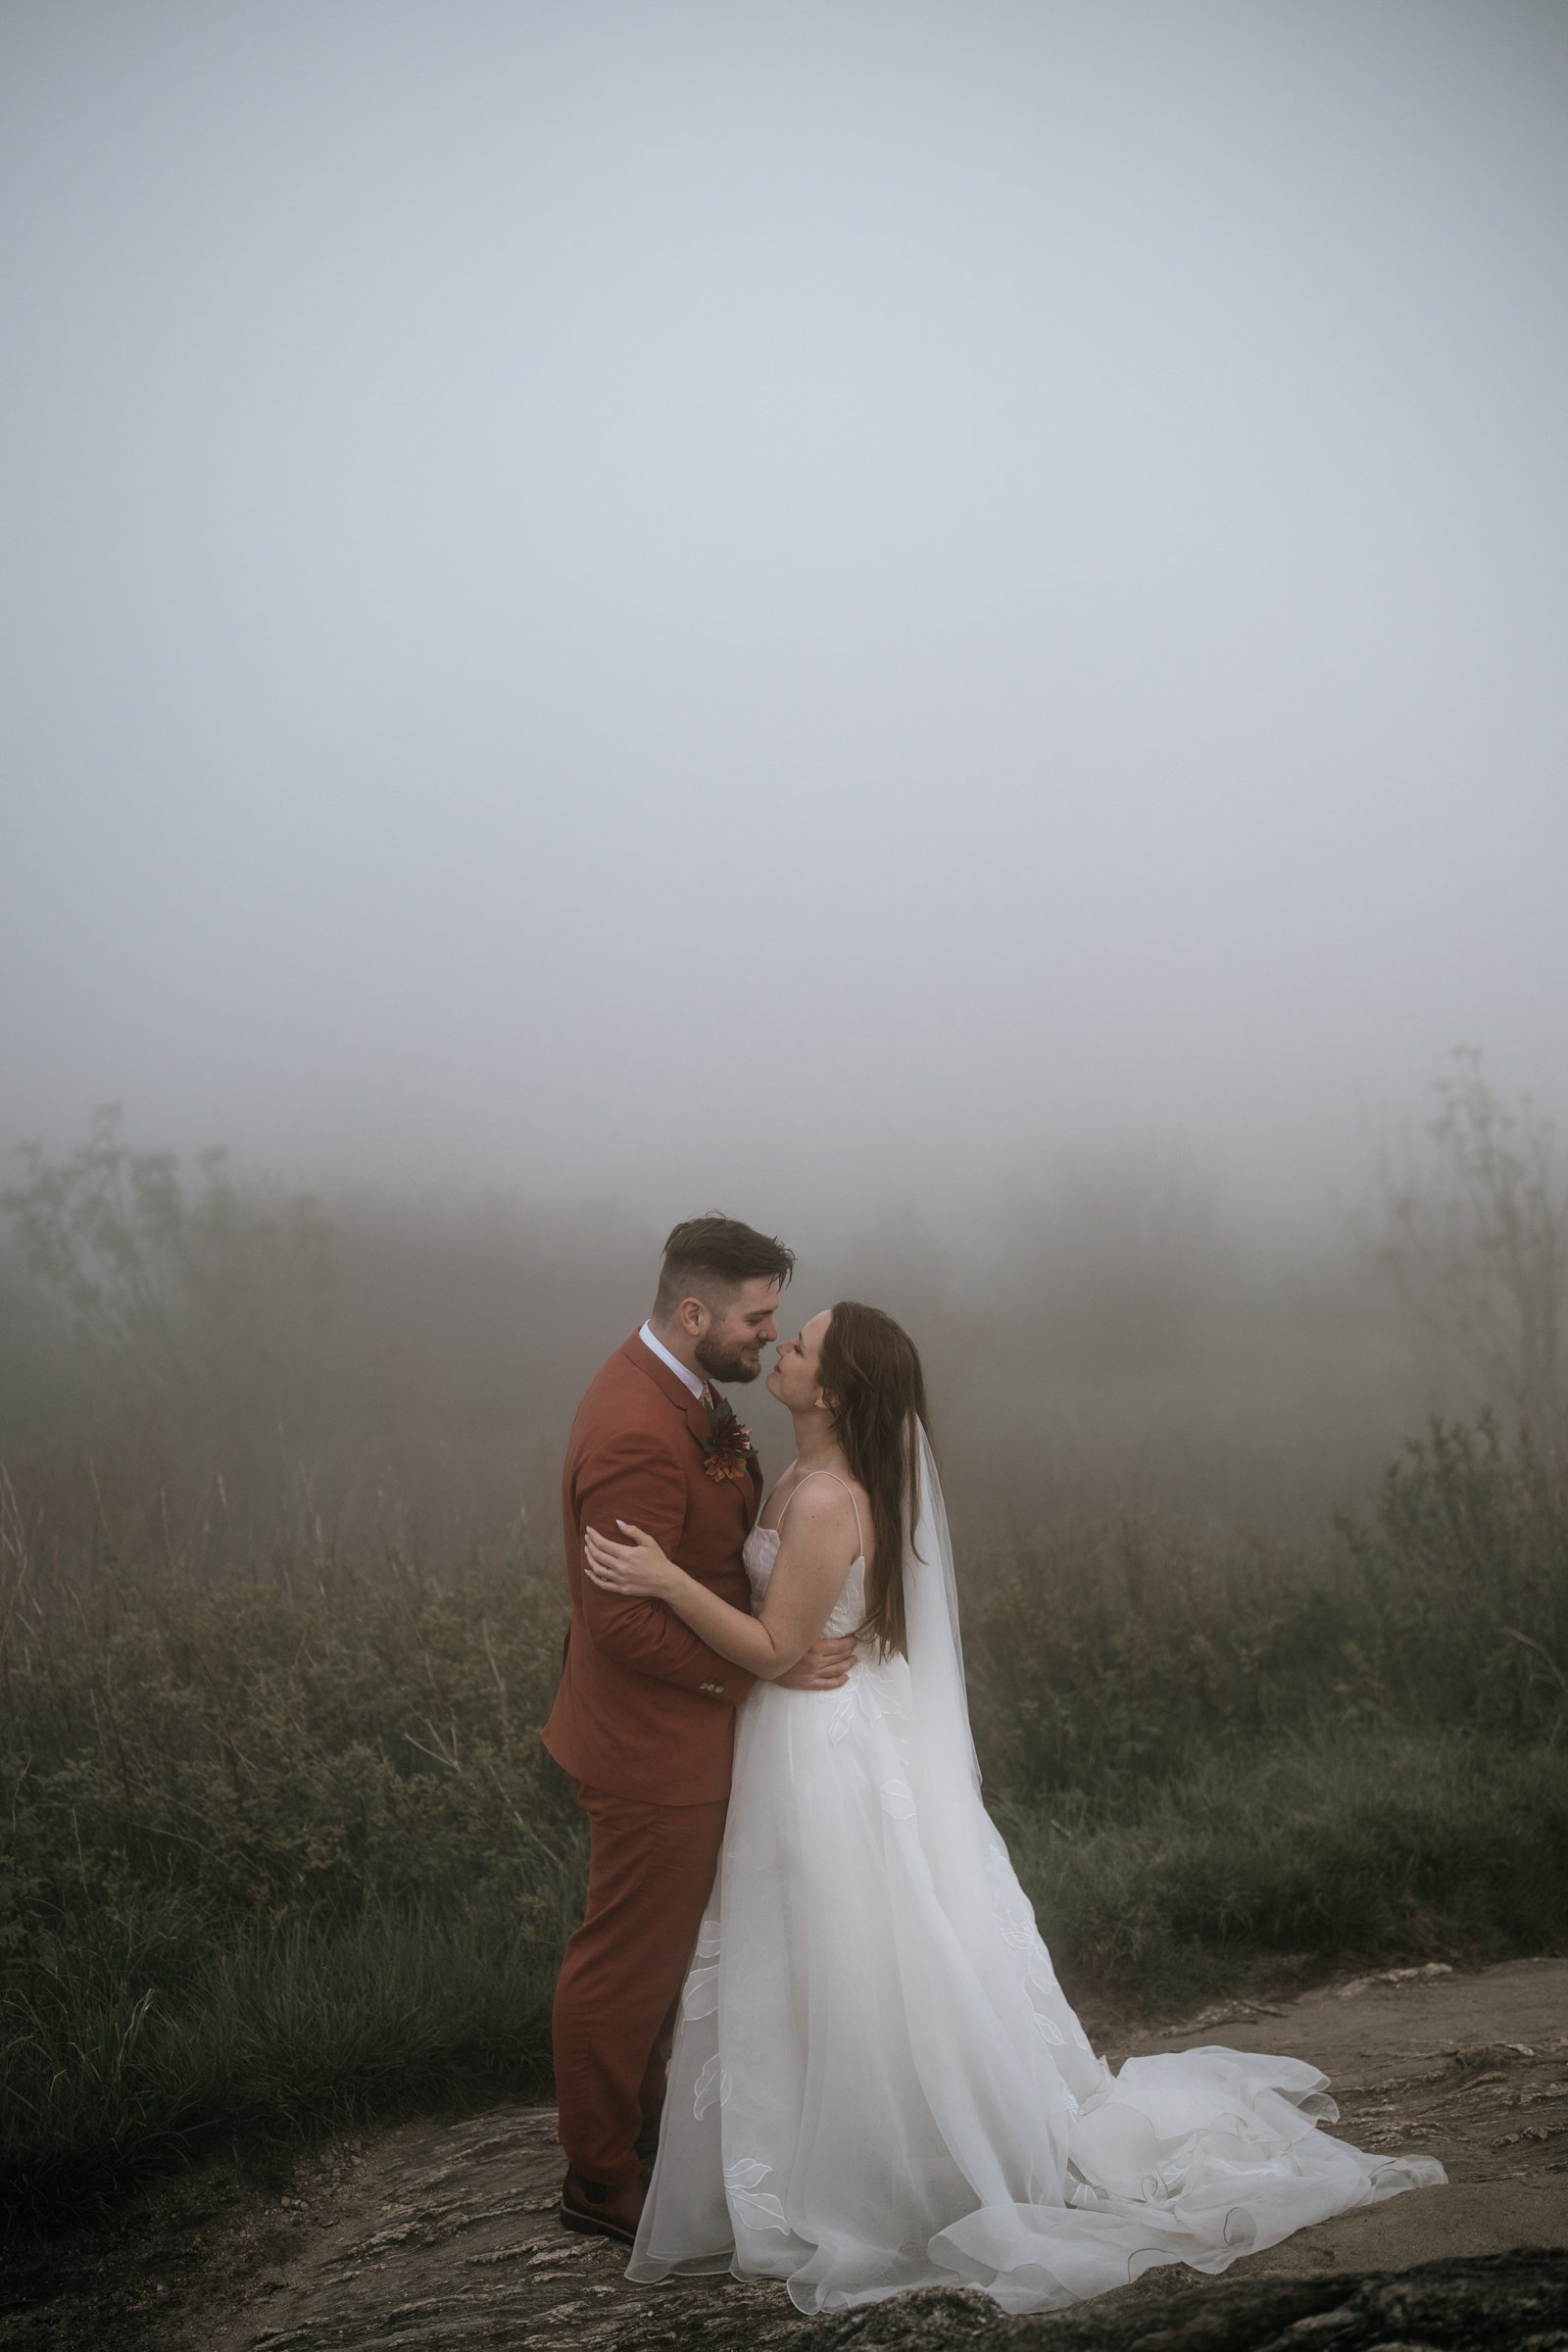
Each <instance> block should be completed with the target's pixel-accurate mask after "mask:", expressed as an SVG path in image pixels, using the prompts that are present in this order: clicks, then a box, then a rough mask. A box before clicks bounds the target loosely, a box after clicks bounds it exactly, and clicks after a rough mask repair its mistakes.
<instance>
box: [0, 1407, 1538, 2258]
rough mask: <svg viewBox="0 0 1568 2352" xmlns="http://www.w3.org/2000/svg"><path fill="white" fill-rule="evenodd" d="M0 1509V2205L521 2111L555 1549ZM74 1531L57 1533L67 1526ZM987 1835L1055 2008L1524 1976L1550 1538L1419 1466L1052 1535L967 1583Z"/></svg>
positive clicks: (574, 1863) (1470, 1488) (548, 1788)
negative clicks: (1040, 1943) (1505, 1968)
mask: <svg viewBox="0 0 1568 2352" xmlns="http://www.w3.org/2000/svg"><path fill="white" fill-rule="evenodd" d="M51 1507H52V1506H51V1504H50V1502H49V1500H48V1498H47V1497H45V1496H44V1495H43V1494H42V1492H41V1491H39V1492H37V1493H33V1492H29V1491H27V1490H25V1488H20V1487H19V1488H17V1489H12V1490H8V1493H7V1496H6V1505H5V1517H4V1530H3V1532H4V1550H5V1579H4V1591H3V1595H0V1620H3V1628H4V1630H3V1639H0V1775H3V1785H4V1790H5V1828H4V1844H3V1848H0V2001H3V2008H0V2025H3V2034H4V2042H5V2049H4V2073H5V2082H6V2089H7V2098H6V2101H5V2104H4V2109H3V2122H0V2200H3V2205H4V2209H5V2211H6V2212H7V2213H8V2214H9V2215H11V2216H12V2217H25V2218H27V2219H30V2220H48V2219H50V2218H54V2217H59V2216H61V2215H64V2214H67V2213H69V2212H71V2211H73V2210H79V2209H80V2206H81V2204H82V2202H83V2200H84V2199H86V2198H88V2197H91V2196H93V2195H96V2194H98V2193H101V2192H106V2191H109V2190H111V2189H113V2188H115V2187H117V2186H120V2185H123V2183H125V2182H127V2181H129V2180H133V2179H135V2178H136V2177H138V2176H139V2175H141V2174H144V2173H145V2172H147V2171H148V2170H149V2169H151V2168H154V2167H156V2166H157V2165H159V2164H161V2163H167V2162H169V2161H171V2160H172V2159H175V2158H177V2157H178V2156H179V2155H180V2154H181V2153H182V2152H186V2151H189V2150H191V2149H193V2148H195V2147H197V2146H199V2145H200V2144H202V2143H203V2142H204V2141H208V2140H211V2139H213V2138H214V2137H215V2136H220V2135H224V2134H228V2135H234V2136H237V2137H239V2138H241V2139H254V2138H256V2137H258V2136H261V2135H266V2134H278V2133H285V2134H293V2133H299V2132H304V2131H311V2130H314V2129H317V2128H319V2127H320V2126H322V2125H324V2124H329V2123H331V2122H334V2121H337V2120H340V2119H344V2118H347V2117H350V2116H366V2115H369V2114H372V2113H377V2112H389V2111H392V2110H393V2109H395V2108H397V2107H399V2106H406V2105H408V2104H409V2103H410V2102H414V2101H417V2100H438V2099H445V2098H451V2097H461V2096H467V2095H473V2094H475V2093H479V2092H482V2091H484V2090H485V2089H488V2088H492V2087H496V2086H500V2085H508V2086H511V2087H514V2088H538V2089H543V2087H544V2086H545V2085H546V2083H547V2081H548V2063H549V2047H548V2044H549V2034H548V2026H549V2004H550V1994H551V1987H552V1984H553V1980H554V1976H555V1970H556V1966H557V1962H558V1958H559V1954H560V1949H561V1944H562V1940H563V1937H564V1934H565V1933H566V1932H567V1931H568V1929H569V1927H570V1925H571V1924H572V1921H573V1919H574V1917H575V1914H576V1910H577V1906H578V1903H579V1900H580V1890H581V1882H582V1872H583V1862H584V1846H583V1839H582V1837H581V1833H580V1830H579V1826H578V1823H577V1819H576V1815H575V1808H574V1807H573V1805H572V1804H571V1802H570V1799H569V1794H568V1791H567V1789H566V1788H565V1785H564V1782H563V1780H562V1778H561V1776H560V1775H559V1774H557V1773H556V1771H555V1770H554V1768H553V1767H552V1766H551V1765H550V1764H549V1762H548V1760H547V1759H546V1758H545V1757H544V1755H543V1752H542V1750H541V1749H540V1747H539V1743H538V1740H537V1736H536V1731H537V1726H538V1724H539V1722H540V1721H541V1719H542V1717H543V1715H544V1713H545V1711H546V1708H547V1706H548V1702H549V1696H550V1692H551V1691H552V1690H553V1688H554V1682H555V1674H556V1668H557V1664H558V1661H559V1656H560V1640H561V1633H562V1628H563V1624H564V1599H563V1592H562V1584H561V1579H560V1573H559V1568H558V1565H557V1562H556V1558H555V1554H554V1548H553V1546H552V1545H550V1544H541V1545H540V1546H539V1547H538V1548H537V1549H534V1548H531V1547H530V1546H529V1544H527V1543H526V1542H525V1541H524V1540H523V1538H522V1535H521V1533H520V1531H519V1533H518V1535H517V1536H516V1538H515V1540H514V1541H513V1542H511V1543H509V1544H495V1545H492V1546H489V1547H487V1546H486V1545H485V1544H476V1543H471V1542H470V1543H468V1544H466V1545H460V1544H456V1543H445V1542H444V1541H443V1538H442V1531H441V1527H440V1525H439V1523H435V1524H433V1525H432V1526H431V1528H429V1529H427V1530H425V1531H424V1533H423V1534H422V1535H417V1534H414V1533H412V1532H411V1531H410V1530H409V1529H407V1528H404V1529H403V1530H402V1531H401V1533H399V1532H397V1531H394V1532H392V1533H390V1534H389V1533H388V1532H387V1531H385V1530H382V1532H381V1533H380V1534H379V1535H378V1536H377V1537H376V1538H374V1540H371V1538H370V1537H369V1536H368V1535H367V1536H366V1537H365V1538H364V1540H363V1541H359V1542H350V1541H348V1540H344V1541H342V1542H336V1543H333V1544H330V1545H328V1544H325V1542H324V1541H323V1540H321V1531H320V1529H319V1528H318V1529H317V1530H316V1532H315V1536H314V1537H312V1536H310V1535H309V1534H308V1533H303V1534H301V1536H300V1537H299V1539H298V1541H297V1542H295V1543H294V1544H292V1545H289V1544H282V1545H279V1544H270V1546H269V1547H268V1548H267V1551H266V1555H265V1557H264V1556H261V1554H260V1553H259V1552H258V1551H256V1550H254V1549H253V1550H251V1551H249V1552H247V1550H246V1549H245V1547H244V1544H242V1543H241V1542H240V1541H239V1539H238V1538H237V1537H236V1538H234V1539H233V1540H232V1541H228V1542H226V1543H225V1540H224V1539H223V1536H222V1530H221V1524H220V1525H219V1529H218V1534H217V1536H216V1537H215V1538H214V1539H213V1540H212V1541H208V1542H206V1543H204V1544H203V1545H201V1546H199V1547H192V1546H190V1545H185V1546H181V1545H178V1544H172V1543H171V1542H169V1541H167V1540H165V1541H159V1540H157V1538H156V1532H155V1524H154V1519H153V1517H150V1516H149V1514H148V1513H147V1512H146V1511H145V1510H144V1511H142V1512H140V1513H139V1514H137V1515H135V1516H130V1515H127V1516H126V1517H125V1518H124V1521H123V1525H120V1524H118V1523H117V1521H116V1520H115V1517H114V1514H113V1511H112V1509H111V1508H110V1507H109V1506H107V1505H105V1506H104V1507H102V1508H99V1509H97V1510H96V1511H95V1513H94V1514H93V1515H92V1517H91V1520H90V1522H89V1521H88V1520H87V1519H85V1518H84V1519H82V1520H81V1522H80V1529H86V1528H88V1527H89V1524H90V1528H91V1534H90V1539H89V1537H88V1535H86V1534H82V1533H80V1532H79V1530H78V1531H77V1532H76V1533H73V1535H72V1538H71V1540H70V1541H69V1542H67V1541H64V1540H62V1539H61V1538H60V1536H59V1532H58V1529H54V1528H52V1525H51V1519H50V1510H51ZM75 1524H76V1523H74V1522H73V1527H74V1526H75ZM957 1532H958V1538H959V1544H960V1549H961V1551H962V1553H963V1574H964V1580H965V1594H964V1598H965V1611H966V1618H965V1626H966V1645H967V1663H968V1671H969V1679H970V1686H971V1692H972V1697H973V1705H974V1717H975V1728H976V1737H977V1741H978V1744H979V1747H980V1750H981V1756H982V1762H983V1764H984V1766H985V1770H986V1776H987V1793H988V1797H989V1800H990V1802H991V1804H992V1806H993V1809H994V1810H995V1812H996V1813H997V1815H998V1818H999V1819H1000V1820H1001V1822H1002V1824H1003V1826H1004V1828H1005V1832H1006V1835H1007V1837H1008V1838H1009V1841H1010V1842H1011V1844H1012V1848H1013V1852H1014V1855H1015V1858H1016V1860H1017V1862H1018V1865H1019V1870H1020V1875H1021V1877H1022V1878H1023V1881H1024V1883H1025V1885H1026V1887H1028V1888H1029V1890H1030V1892H1031V1894H1032V1895H1033V1896H1034V1898H1035V1899H1036V1902H1037V1905H1038V1907H1039V1911H1040V1917H1041V1924H1042V1927H1043V1929H1044V1931H1045V1933H1046V1935H1047V1936H1048V1938H1049V1940H1050V1941H1051V1943H1052V1946H1053V1950H1054V1955H1055V1957H1056V1960H1057V1963H1058V1966H1059V1968H1060V1971H1061V1974H1062V1978H1063V1981H1064V1983H1065V1985H1066V1986H1067V1988H1068V1990H1069V1992H1074V1993H1077V1994H1078V1995H1079V1996H1080V1997H1082V1996H1083V1995H1084V1994H1085V1993H1087V1992H1088V1991H1089V1990H1090V1988H1094V1990H1095V1991H1096V1993H1097V1995H1098V1996H1100V1997H1102V1998H1103V1997H1104V1996H1105V1995H1106V1994H1107V1993H1109V1994H1117V1995H1122V1996H1125V1997H1126V1998H1127V1999H1128V2000H1130V2001H1131V2000H1137V2001H1139V2002H1142V2003H1144V2004H1145V2005H1147V2006H1149V2007H1150V2008H1152V2009H1154V2010H1163V2009H1164V2008H1165V2006H1166V2005H1167V2004H1172V2003H1179V2002H1182V2001H1191V2000H1194V1999H1196V1998H1198V1997H1199V1996H1200V1995H1202V1994H1210V1993H1213V1992H1216V1991H1218V1990H1221V1989H1223V1988H1224V1987H1225V1986H1226V1985H1235V1984H1240V1983H1244V1982H1251V1981H1258V1980H1260V1979H1262V1978H1265V1977H1266V1976H1267V1975H1268V1973H1269V1972H1270V1970H1271V1969H1276V1968H1280V1967H1285V1966H1288V1967H1290V1968H1291V1969H1293V1970H1295V1971H1297V1972H1298V1973H1299V1972H1300V1971H1301V1970H1302V1969H1303V1968H1313V1969H1317V1970H1319V1971H1327V1970H1328V1969H1330V1968H1331V1967H1333V1966H1335V1965H1339V1964H1349V1963H1355V1964H1360V1963H1363V1962H1379V1963H1388V1962H1395V1961H1402V1960H1412V1959H1413V1960H1427V1959H1430V1958H1433V1957H1445V1958H1468V1957H1491V1956H1499V1955H1502V1954H1506V1953H1511V1952H1529V1951H1542V1950H1546V1949H1551V1948H1553V1947H1554V1946H1555V1945H1557V1944H1559V1943H1560V1942H1561V1939H1562V1937H1563V1936H1564V1935H1565V1934H1568V1737H1565V1736H1564V1727H1565V1724H1568V1688H1565V1685H1564V1679H1563V1674H1562V1665H1563V1662H1564V1661H1565V1660H1568V1496H1565V1495H1564V1492H1563V1488H1562V1485H1561V1482H1560V1480H1559V1478H1558V1477H1557V1476H1555V1475H1554V1474H1553V1472H1552V1470H1551V1468H1550V1467H1549V1465H1548V1464H1547V1463H1546V1461H1544V1459H1543V1458H1542V1457H1541V1456H1539V1455H1538V1454H1537V1453H1536V1452H1534V1451H1533V1450H1532V1449H1531V1448H1530V1447H1529V1446H1527V1445H1525V1444H1524V1443H1522V1442H1520V1441H1516V1440H1512V1439H1506V1438H1504V1437H1503V1436H1502V1435H1501V1434H1500V1433H1499V1432H1498V1430H1497V1429H1496V1428H1495V1426H1493V1425H1491V1424H1488V1423H1485V1422H1483V1423H1479V1424H1475V1425H1471V1426H1461V1425H1434V1427H1433V1428H1432V1430H1431V1431H1430V1432H1429V1434H1428V1436H1427V1437H1426V1438H1425V1439H1424V1440H1422V1441H1421V1442H1420V1443H1419V1444H1418V1445H1415V1446H1411V1447H1410V1448H1408V1449H1407V1450H1406V1452H1405V1453H1404V1455H1403V1456H1402V1457H1401V1459H1400V1460H1399V1461H1398V1462H1397V1464H1396V1465H1395V1466H1394V1468H1393V1469H1391V1471H1390V1472H1389V1474H1388V1476H1387V1478H1386V1479H1385V1481H1384V1483H1383V1485H1382V1486H1381V1488H1380V1489H1379V1490H1378V1491H1377V1492H1376V1493H1375V1494H1373V1495H1371V1496H1369V1497H1368V1500H1367V1503H1366V1506H1365V1508H1364V1509H1363V1510H1362V1512H1361V1513H1360V1514H1359V1515H1358V1516H1357V1517H1356V1518H1355V1520H1354V1521H1353V1522H1344V1523H1339V1524H1335V1525H1326V1526H1324V1527H1323V1528H1322V1529H1321V1530H1319V1531H1318V1532H1317V1533H1316V1534H1315V1535H1314V1536H1313V1537H1311V1538H1310V1539H1309V1540H1307V1539H1298V1540H1296V1541H1294V1542H1292V1543H1284V1542H1275V1541H1264V1540H1262V1539H1257V1538H1253V1539H1248V1538H1246V1537H1244V1536H1243V1535H1241V1534H1240V1533H1236V1532H1231V1533H1226V1532H1223V1531H1220V1532H1215V1531H1213V1530H1207V1531H1205V1532H1202V1533H1201V1534H1200V1533H1196V1532H1194V1531H1193V1530H1192V1529H1189V1528H1187V1527H1185V1526H1183V1525H1182V1524H1180V1523H1178V1522H1176V1521H1174V1520H1171V1519H1168V1518H1167V1519H1154V1518H1152V1517H1150V1516H1147V1515H1145V1516H1143V1517H1139V1518H1129V1517H1127V1516H1126V1515H1124V1514H1117V1513H1111V1514H1107V1515H1105V1516H1104V1517H1103V1518H1101V1519H1098V1520H1097V1519H1095V1518H1094V1517H1093V1516H1091V1515H1087V1514H1084V1513H1082V1512H1077V1513H1075V1514H1074V1515H1073V1516H1072V1517H1071V1518H1070V1519H1067V1518H1063V1519H1061V1520H1060V1521H1059V1522H1057V1523H1050V1522H1048V1523H1044V1524H1040V1525H1035V1526H1030V1527H1018V1528H1014V1529H1013V1530H1012V1531H1011V1532H1010V1533H1009V1534H1008V1535H1007V1536H1006V1537H1005V1538H998V1537H996V1536H992V1537H990V1538H986V1539H981V1538H980V1537H979V1536H978V1534H977V1535H976V1537H975V1539H974V1541H973V1542H971V1543H968V1544H966V1543H965V1541H964V1531H963V1528H962V1526H961V1524H960V1526H959V1528H958V1531H957Z"/></svg>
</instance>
